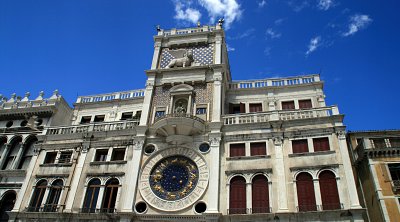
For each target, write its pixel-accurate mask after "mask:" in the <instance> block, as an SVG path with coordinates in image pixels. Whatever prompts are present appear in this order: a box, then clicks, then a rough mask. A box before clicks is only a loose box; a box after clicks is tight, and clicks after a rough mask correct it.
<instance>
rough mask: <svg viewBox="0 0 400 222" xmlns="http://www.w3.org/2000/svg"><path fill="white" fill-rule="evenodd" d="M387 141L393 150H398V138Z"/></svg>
mask: <svg viewBox="0 0 400 222" xmlns="http://www.w3.org/2000/svg"><path fill="white" fill-rule="evenodd" d="M389 141H390V145H391V146H392V147H393V148H400V138H390V139H389Z"/></svg>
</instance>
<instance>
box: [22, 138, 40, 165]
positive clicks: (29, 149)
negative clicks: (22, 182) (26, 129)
mask: <svg viewBox="0 0 400 222" xmlns="http://www.w3.org/2000/svg"><path fill="white" fill-rule="evenodd" d="M36 141H37V139H36V138H33V139H31V140H30V141H29V142H28V143H27V144H26V145H25V147H24V152H23V153H22V157H21V160H20V162H19V164H18V169H27V168H28V166H29V163H30V161H31V159H32V156H33V150H34V148H35V144H36Z"/></svg>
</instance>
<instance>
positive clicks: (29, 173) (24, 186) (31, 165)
mask: <svg viewBox="0 0 400 222" xmlns="http://www.w3.org/2000/svg"><path fill="white" fill-rule="evenodd" d="M39 152H40V149H39V148H38V145H37V144H36V145H35V148H34V150H33V154H34V155H33V156H32V159H31V161H30V162H29V165H28V168H27V169H26V175H25V179H24V182H23V183H22V187H21V189H20V190H19V192H18V194H17V199H16V201H15V204H14V208H13V209H12V211H13V212H17V211H21V210H23V209H24V208H25V207H27V206H21V204H22V200H23V199H24V197H25V196H27V195H28V194H31V193H32V192H27V190H28V189H27V188H28V185H29V182H30V180H31V179H32V181H34V180H35V178H32V173H33V172H34V168H35V165H36V161H37V159H38V156H39ZM29 198H30V196H29Z"/></svg>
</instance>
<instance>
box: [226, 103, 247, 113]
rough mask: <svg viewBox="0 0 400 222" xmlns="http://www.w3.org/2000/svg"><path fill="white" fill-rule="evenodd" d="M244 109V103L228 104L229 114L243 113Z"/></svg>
mask: <svg viewBox="0 0 400 222" xmlns="http://www.w3.org/2000/svg"><path fill="white" fill-rule="evenodd" d="M245 112H246V108H245V104H244V103H239V104H232V103H229V114H238V113H245Z"/></svg>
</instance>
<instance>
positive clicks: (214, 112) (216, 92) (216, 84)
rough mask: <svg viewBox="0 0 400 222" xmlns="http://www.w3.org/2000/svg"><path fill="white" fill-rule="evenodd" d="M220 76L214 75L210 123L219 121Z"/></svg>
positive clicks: (218, 74)
mask: <svg viewBox="0 0 400 222" xmlns="http://www.w3.org/2000/svg"><path fill="white" fill-rule="evenodd" d="M221 80H222V74H221V73H215V74H214V90H213V92H214V97H213V106H212V107H213V110H212V119H211V121H212V122H220V121H221V110H222V109H221V103H222V99H221V98H222V83H221Z"/></svg>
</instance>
